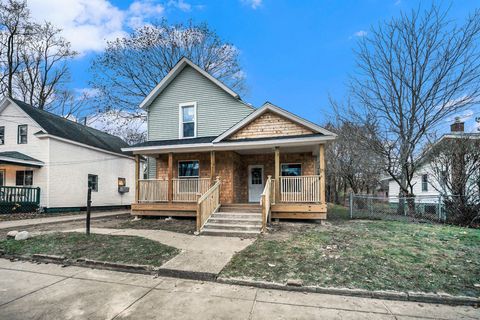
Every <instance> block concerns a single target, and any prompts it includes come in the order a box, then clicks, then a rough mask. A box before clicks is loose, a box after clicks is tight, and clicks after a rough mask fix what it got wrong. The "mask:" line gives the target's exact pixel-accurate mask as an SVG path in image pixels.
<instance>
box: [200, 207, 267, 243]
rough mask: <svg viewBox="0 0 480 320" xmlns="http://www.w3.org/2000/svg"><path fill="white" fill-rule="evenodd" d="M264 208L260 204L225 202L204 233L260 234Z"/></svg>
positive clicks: (208, 222) (227, 234) (220, 234)
mask: <svg viewBox="0 0 480 320" xmlns="http://www.w3.org/2000/svg"><path fill="white" fill-rule="evenodd" d="M261 212H262V208H261V207H260V206H259V205H258V204H250V203H235V204H225V205H223V204H222V206H221V207H220V210H219V211H217V212H215V213H214V214H212V216H211V217H210V218H209V219H208V221H207V223H206V224H205V226H204V227H203V229H202V232H201V233H202V234H206V235H212V236H223V237H229V236H230V237H245V236H255V235H258V234H260V231H261V229H262V213H261Z"/></svg>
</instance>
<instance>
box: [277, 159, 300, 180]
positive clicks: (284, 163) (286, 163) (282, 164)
mask: <svg viewBox="0 0 480 320" xmlns="http://www.w3.org/2000/svg"><path fill="white" fill-rule="evenodd" d="M291 164H298V165H300V176H297V177H301V176H302V175H303V164H302V163H301V162H282V163H280V176H281V177H288V176H284V175H283V174H282V172H283V170H282V167H283V166H284V165H291Z"/></svg>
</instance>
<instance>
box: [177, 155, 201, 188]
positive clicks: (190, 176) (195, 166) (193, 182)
mask: <svg viewBox="0 0 480 320" xmlns="http://www.w3.org/2000/svg"><path fill="white" fill-rule="evenodd" d="M199 176H200V164H199V162H198V160H190V161H178V178H179V180H178V186H177V187H176V190H178V192H180V193H197V192H198V190H200V188H199V180H198V179H197V178H198V177H199Z"/></svg>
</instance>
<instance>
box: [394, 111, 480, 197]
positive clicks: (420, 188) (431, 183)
mask: <svg viewBox="0 0 480 320" xmlns="http://www.w3.org/2000/svg"><path fill="white" fill-rule="evenodd" d="M450 131H451V132H450V133H448V134H445V135H443V136H442V137H441V138H440V139H438V141H437V142H436V144H438V143H441V142H442V141H443V140H444V139H456V138H462V137H465V135H469V136H474V137H476V136H477V135H478V133H464V131H465V124H464V123H463V122H461V121H460V120H459V119H456V120H455V122H454V123H453V124H452V125H451V126H450ZM429 150H430V149H429ZM426 152H428V150H427V151H426ZM412 183H413V194H415V201H416V202H417V203H432V204H434V203H438V202H439V200H440V196H441V192H440V191H439V190H442V188H441V185H440V184H441V181H438V179H436V177H435V175H434V174H433V169H432V165H431V163H429V162H424V163H423V165H422V166H421V167H420V168H419V169H418V170H417V172H416V173H415V175H414V177H413V179H412ZM399 193H400V188H399V186H398V183H396V182H395V181H394V180H393V179H391V178H389V179H388V196H389V201H390V202H391V203H394V202H395V203H397V202H398V195H399Z"/></svg>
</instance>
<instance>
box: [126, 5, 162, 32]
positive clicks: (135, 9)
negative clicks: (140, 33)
mask: <svg viewBox="0 0 480 320" xmlns="http://www.w3.org/2000/svg"><path fill="white" fill-rule="evenodd" d="M164 12H165V7H164V6H163V5H161V4H158V3H156V2H155V1H153V0H143V1H141V0H137V1H134V2H133V3H132V4H131V5H130V7H129V8H128V11H127V16H128V22H127V23H128V26H129V27H131V28H137V27H140V26H142V25H144V24H145V20H146V19H149V18H158V17H161V16H162V15H163V13H164Z"/></svg>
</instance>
